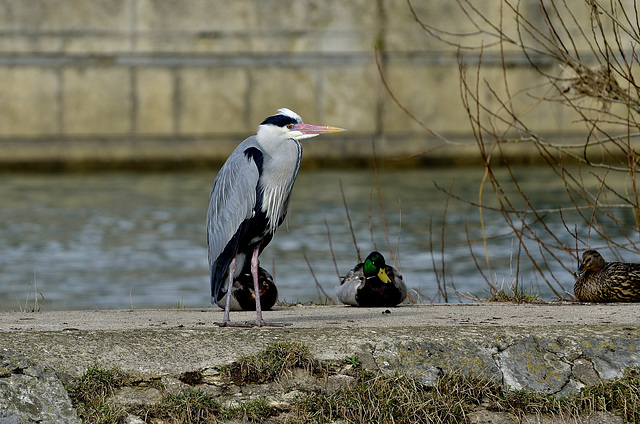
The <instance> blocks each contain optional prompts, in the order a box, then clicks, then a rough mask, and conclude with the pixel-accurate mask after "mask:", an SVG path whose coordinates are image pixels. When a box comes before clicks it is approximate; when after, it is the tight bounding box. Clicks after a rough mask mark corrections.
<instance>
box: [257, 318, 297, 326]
mask: <svg viewBox="0 0 640 424" xmlns="http://www.w3.org/2000/svg"><path fill="white" fill-rule="evenodd" d="M247 324H251V325H252V326H255V327H287V326H289V325H293V323H291V322H269V321H265V320H263V319H260V320H256V321H247Z"/></svg>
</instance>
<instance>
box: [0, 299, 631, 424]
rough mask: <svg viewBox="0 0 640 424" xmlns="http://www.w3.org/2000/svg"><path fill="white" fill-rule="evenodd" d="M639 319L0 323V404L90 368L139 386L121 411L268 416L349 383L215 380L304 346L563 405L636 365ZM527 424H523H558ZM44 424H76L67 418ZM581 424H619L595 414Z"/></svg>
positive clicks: (538, 315)
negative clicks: (206, 408) (277, 350)
mask: <svg viewBox="0 0 640 424" xmlns="http://www.w3.org/2000/svg"><path fill="white" fill-rule="evenodd" d="M639 313H640V309H639V308H638V306H637V305H634V304H606V305H605V304H599V305H587V304H570V303H545V304H501V303H500V304H499V303H491V304H468V305H466V304H465V305H419V306H418V305H411V306H402V307H398V308H390V309H384V308H383V309H375V308H371V309H364V308H349V307H338V306H291V307H280V308H277V309H276V310H274V311H269V312H266V313H265V318H266V319H268V320H272V321H274V322H290V323H292V324H293V325H292V326H289V327H284V328H248V329H247V328H219V327H216V326H214V325H213V324H212V323H213V321H219V320H220V318H221V311H219V310H217V309H205V310H193V309H170V310H134V311H125V310H122V311H64V312H63V311H61V312H38V313H2V314H0V356H2V358H4V361H5V362H4V364H5V365H3V366H2V367H1V369H0V393H4V395H2V396H0V397H2V398H3V399H5V398H9V395H8V394H7V393H5V392H1V390H6V389H7V388H8V387H15V381H17V380H21V381H25V379H26V380H29V381H28V384H29V385H30V387H35V383H34V381H36V380H42V384H43V386H42V387H43V388H44V389H43V390H45V391H48V392H51V390H50V388H51V384H52V383H51V379H52V376H55V378H57V377H59V378H60V379H61V380H62V381H64V382H65V383H67V384H70V382H72V381H73V380H74V379H77V378H78V377H79V376H80V375H82V373H84V372H85V371H86V370H87V369H88V368H89V367H91V366H93V365H95V364H103V365H105V366H117V367H119V368H121V369H123V370H125V371H130V372H135V373H138V375H140V376H142V377H141V378H140V379H138V381H137V382H136V383H135V384H132V385H128V386H125V387H121V388H119V389H118V390H117V391H116V392H115V393H114V394H113V398H114V399H115V400H116V401H117V402H118V403H120V404H122V405H126V404H127V402H132V401H135V402H140V400H144V401H145V402H151V403H152V402H154V401H157V399H158V398H159V397H160V396H161V392H160V390H159V389H158V388H157V386H156V385H154V384H152V382H153V381H162V384H163V386H164V387H165V389H166V390H173V391H176V392H178V391H180V390H184V389H185V388H189V387H198V388H201V389H203V390H206V391H208V392H210V393H213V394H215V395H216V396H217V397H219V398H220V399H221V400H223V402H226V403H227V404H229V403H232V402H238V401H245V400H251V399H255V398H256V397H266V398H267V399H268V401H269V402H270V403H271V404H272V405H275V406H277V405H286V404H287V402H290V400H291V399H293V398H295V397H296V396H298V395H299V394H300V393H307V392H310V391H317V390H323V391H328V392H330V391H332V390H338V389H339V388H340V387H344V386H345V385H348V384H350V382H351V381H352V379H353V375H352V374H351V373H350V372H349V369H348V368H349V367H348V366H347V365H345V366H343V367H342V368H337V369H334V370H333V372H332V373H330V374H328V375H325V376H322V377H318V376H316V375H313V374H312V373H309V372H307V371H305V370H296V371H295V372H291V373H287V374H286V375H283V376H282V378H280V379H278V380H277V381H276V382H270V383H247V384H245V383H238V384H235V383H233V384H230V383H229V382H228V381H223V380H222V379H221V377H220V375H219V366H220V365H225V364H229V363H231V362H233V361H234V360H237V359H238V358H240V357H242V356H245V355H250V354H255V353H256V352H258V351H260V350H261V349H264V348H265V347H266V346H269V345H272V344H273V343H278V342H285V341H286V342H296V343H301V344H304V345H305V346H308V347H309V349H310V351H311V353H312V354H313V356H314V357H315V358H317V359H320V360H334V361H335V360H340V361H344V359H345V358H346V357H354V358H358V362H359V363H360V364H361V366H363V367H365V368H367V369H371V370H374V371H376V372H380V373H382V374H384V375H394V374H396V373H402V374H407V375H410V376H412V377H414V378H415V379H416V380H417V381H420V382H421V383H424V384H432V383H433V382H434V381H435V380H437V379H438V378H439V377H440V376H441V375H443V373H444V374H446V373H449V372H452V371H462V372H465V373H470V374H478V375H482V376H483V377H487V378H490V379H492V380H495V381H497V382H499V383H501V384H506V385H509V386H511V387H514V388H520V389H523V390H530V391H535V392H540V393H549V394H556V395H557V396H564V395H566V394H569V393H575V392H577V391H578V390H579V389H580V388H581V387H585V386H588V385H592V384H598V383H599V382H601V381H605V380H607V379H610V378H614V377H618V376H621V375H622V372H623V371H624V369H626V368H627V367H629V366H638V365H640V358H638V355H637V353H636V352H640V331H639V327H638V325H637V322H638V314H639ZM252 317H253V314H252V313H250V312H243V313H235V314H233V315H232V319H234V320H238V321H244V320H249V319H251V318H252ZM7 358H9V359H7ZM7 364H9V365H7ZM11 364H13V365H11ZM16 364H17V365H16ZM190 373H195V374H190ZM189 376H191V377H192V378H191V379H189ZM194 376H195V377H197V378H196V379H193V378H195V377H194ZM9 379H12V381H13V382H11V383H9V381H10V380H9ZM16 379H17V380H16ZM33 379H35V380H33ZM60 387H62V386H61V383H60ZM39 402H41V404H42V405H48V404H50V401H47V400H40V401H39ZM48 402H49V403H48ZM32 403H34V402H32ZM36 403H37V402H35V403H34V404H36ZM45 409H46V408H45ZM63 409H64V408H60V407H56V408H53V409H51V408H48V410H56V411H62V410H63ZM2 411H4V412H2ZM11 411H12V409H11V408H9V407H8V406H7V405H5V404H2V403H1V402H0V423H2V424H10V423H11V424H12V423H14V422H34V421H33V420H32V419H27V420H26V421H24V420H21V419H20V420H18V416H17V415H15V414H13V415H12V413H11ZM3 413H4V414H5V415H4V417H3V415H2V414H3ZM469 418H470V422H473V423H512V422H518V420H516V418H515V417H514V416H510V415H509V414H505V413H496V412H491V411H488V410H486V409H483V408H482V407H479V408H478V410H477V411H475V412H474V413H473V414H472V416H470V417H469ZM132 419H133V418H132ZM527 419H529V418H526V419H525V421H523V422H544V423H547V422H549V423H550V422H558V421H544V420H543V419H542V418H541V417H530V421H526V420H527ZM12 420H13V421H12ZM541 420H542V421H541ZM43 422H69V423H72V422H77V421H75V420H74V418H73V417H71V418H69V419H68V420H66V421H65V420H63V421H60V420H58V421H55V420H54V421H47V420H46V419H45V420H44V421H43ZM570 422H576V421H575V420H573V421H570ZM578 422H584V423H607V424H608V423H619V422H622V420H621V419H620V418H619V417H616V416H613V415H611V414H608V413H601V414H600V413H599V414H598V415H596V416H592V417H583V420H582V421H578Z"/></svg>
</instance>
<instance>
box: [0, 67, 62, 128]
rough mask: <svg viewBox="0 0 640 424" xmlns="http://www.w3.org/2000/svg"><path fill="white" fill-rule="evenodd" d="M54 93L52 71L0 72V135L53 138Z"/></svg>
mask: <svg viewBox="0 0 640 424" xmlns="http://www.w3.org/2000/svg"><path fill="white" fill-rule="evenodd" d="M57 92H58V76H57V72H56V70H54V69H42V68H37V67H28V68H0V135H3V136H6V135H18V136H21V135H37V134H57V133H58V132H59V131H60V125H59V122H58V116H59V113H58V112H59V110H60V107H59V104H58V101H57Z"/></svg>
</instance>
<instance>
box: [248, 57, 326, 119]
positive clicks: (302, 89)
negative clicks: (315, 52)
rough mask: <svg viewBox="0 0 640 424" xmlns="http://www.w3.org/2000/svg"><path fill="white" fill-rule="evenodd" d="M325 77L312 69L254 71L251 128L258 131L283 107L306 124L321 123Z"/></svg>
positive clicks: (262, 69)
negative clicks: (261, 124) (296, 114)
mask: <svg viewBox="0 0 640 424" xmlns="http://www.w3.org/2000/svg"><path fill="white" fill-rule="evenodd" d="M321 75H322V74H321V72H320V70H316V69H312V68H297V67H296V68H294V67H255V68H251V70H250V78H251V91H250V93H249V94H250V96H251V97H250V98H249V100H248V108H249V123H250V124H249V125H250V127H251V126H253V125H255V126H256V127H257V125H258V124H259V123H260V122H262V120H263V119H264V118H266V117H267V116H271V115H273V114H274V113H275V112H276V110H277V109H279V108H281V107H286V108H289V109H291V110H293V111H294V112H296V113H299V114H300V115H301V116H302V119H303V120H304V121H305V122H308V123H318V122H319V121H320V119H321V116H320V109H319V105H320V104H321V103H322V100H321V97H322V96H323V94H324V93H323V92H322V91H321V90H319V83H320V78H321ZM256 127H251V128H252V129H253V128H256Z"/></svg>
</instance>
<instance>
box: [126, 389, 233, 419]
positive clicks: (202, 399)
mask: <svg viewBox="0 0 640 424" xmlns="http://www.w3.org/2000/svg"><path fill="white" fill-rule="evenodd" d="M220 411H221V406H220V404H219V403H218V401H217V400H216V399H215V398H214V397H213V396H212V395H211V394H209V393H206V392H204V391H202V390H197V389H189V390H187V391H184V392H182V393H179V394H170V393H169V394H166V395H165V396H164V397H163V398H162V401H161V402H160V403H158V404H157V405H154V406H152V407H151V408H147V409H146V410H144V411H143V413H142V414H141V413H140V411H138V413H139V414H140V415H144V417H145V421H147V422H148V421H149V419H154V420H156V421H157V420H160V421H164V422H170V423H176V424H182V423H184V424H190V423H196V424H198V423H206V422H211V421H215V418H216V416H217V415H219V413H220Z"/></svg>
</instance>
